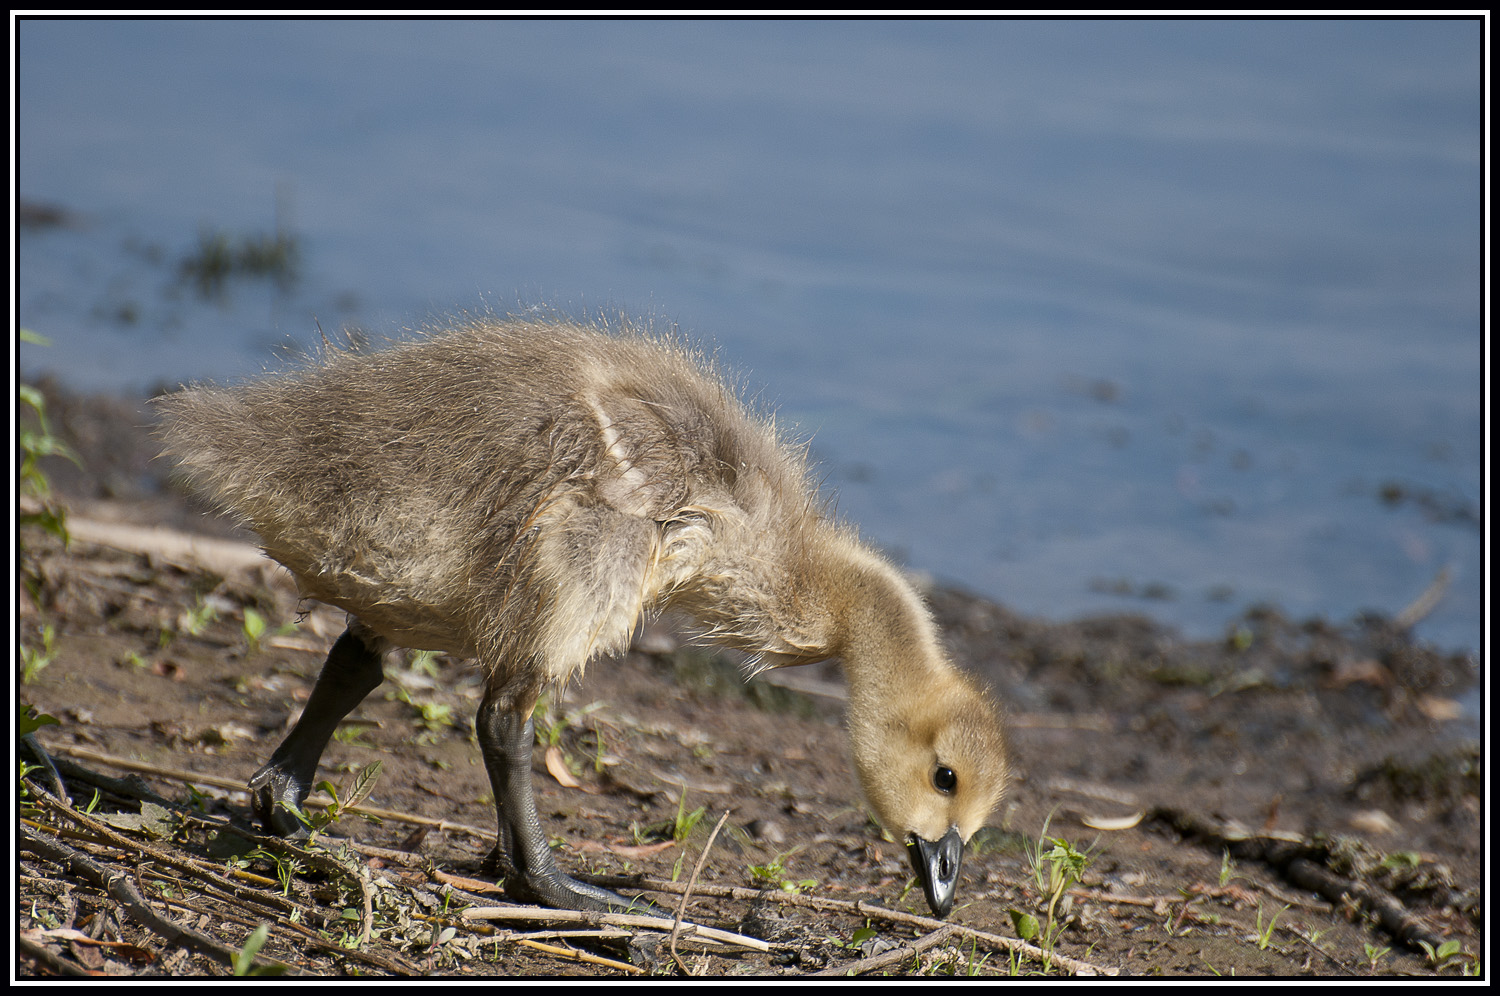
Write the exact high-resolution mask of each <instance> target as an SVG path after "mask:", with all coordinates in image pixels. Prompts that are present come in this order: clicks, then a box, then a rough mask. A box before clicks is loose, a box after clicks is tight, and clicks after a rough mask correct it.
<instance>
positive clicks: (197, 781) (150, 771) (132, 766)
mask: <svg viewBox="0 0 1500 996" xmlns="http://www.w3.org/2000/svg"><path fill="white" fill-rule="evenodd" d="M53 751H54V753H58V754H66V755H68V756H71V757H77V758H83V759H84V760H88V761H97V762H98V763H100V764H108V765H110V766H111V767H115V768H119V769H120V770H122V771H136V772H140V773H141V774H147V775H152V776H154V777H156V778H162V779H165V780H167V781H176V782H182V783H183V784H186V785H211V786H213V787H214V788H220V789H224V790H225V791H228V792H244V791H246V788H245V783H244V782H240V781H235V780H234V779H232V778H220V777H218V776H216V775H206V774H202V773H200V772H196V771H180V770H177V769H174V768H164V767H162V766H160V765H156V764H147V763H146V762H144V761H133V760H131V759H130V758H125V757H116V756H115V755H112V754H103V753H99V752H97V751H91V750H88V749H86V748H83V747H56V748H53ZM308 801H309V802H311V803H312V804H313V805H325V804H326V803H329V802H332V801H333V800H332V799H328V798H326V797H325V796H324V795H323V794H322V793H321V792H320V793H315V794H314V795H311V796H309V797H308ZM347 810H348V811H349V812H351V813H365V814H367V815H370V816H375V817H378V818H379V819H382V820H389V821H391V822H393V823H407V824H411V825H413V826H424V827H432V828H434V829H437V830H446V831H448V832H449V833H464V834H468V835H469V836H471V837H475V838H478V839H479V840H492V839H493V838H494V836H495V832H494V831H493V830H481V829H480V828H478V827H471V826H468V825H467V824H464V823H453V822H450V821H448V820H435V819H432V818H431V817H427V816H417V815H414V814H412V813H403V812H398V811H396V810H393V809H377V808H375V807H373V806H349V807H347Z"/></svg>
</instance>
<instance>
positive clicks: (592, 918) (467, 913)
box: [461, 906, 771, 952]
mask: <svg viewBox="0 0 1500 996" xmlns="http://www.w3.org/2000/svg"><path fill="white" fill-rule="evenodd" d="M461 915H462V916H463V918H464V919H466V920H527V921H533V922H542V923H586V924H588V925H590V926H592V927H601V926H610V927H646V928H650V929H652V930H669V929H671V926H672V921H671V920H669V919H667V918H666V917H660V916H641V915H639V914H636V913H587V912H581V911H579V910H548V909H541V908H540V907H536V906H471V907H469V908H468V909H466V910H464V911H463V912H462V914H461ZM693 936H694V938H696V939H698V940H707V941H718V942H720V943H721V944H727V945H730V946H732V947H741V948H747V949H749V950H751V951H759V952H766V951H769V950H771V945H770V944H768V943H766V942H765V941H763V940H761V939H760V938H758V937H747V936H745V935H744V934H735V933H731V932H730V931H727V930H718V929H715V928H713V927H704V926H701V925H700V926H698V927H697V930H696V931H695V933H694V935H693Z"/></svg>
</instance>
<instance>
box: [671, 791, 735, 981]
mask: <svg viewBox="0 0 1500 996" xmlns="http://www.w3.org/2000/svg"><path fill="white" fill-rule="evenodd" d="M727 819H729V810H727V809H726V810H724V815H723V816H721V817H719V822H718V823H715V824H714V832H713V833H711V834H709V835H708V843H707V844H704V845H703V853H701V854H699V855H698V863H697V864H696V865H694V866H693V874H692V876H691V877H690V878H689V879H688V884H687V888H686V889H684V890H682V899H681V901H680V902H678V904H677V916H676V917H674V918H673V919H672V933H671V935H670V936H669V937H668V939H667V950H668V951H669V952H671V955H672V960H673V961H675V962H676V963H677V967H678V968H679V969H681V970H682V974H683V975H692V974H693V973H692V972H689V971H688V967H687V966H686V965H684V964H683V963H682V959H681V958H679V957H677V934H678V932H679V931H680V930H681V929H682V911H683V910H685V909H687V904H688V897H689V896H691V895H692V894H693V886H694V885H695V884H697V882H698V873H699V872H701V871H702V870H703V863H704V862H705V861H707V860H708V852H709V851H711V850H712V849H713V846H714V841H715V840H717V839H718V838H719V831H720V830H722V829H724V821H725V820H727ZM696 929H697V928H696V927H695V928H694V930H696Z"/></svg>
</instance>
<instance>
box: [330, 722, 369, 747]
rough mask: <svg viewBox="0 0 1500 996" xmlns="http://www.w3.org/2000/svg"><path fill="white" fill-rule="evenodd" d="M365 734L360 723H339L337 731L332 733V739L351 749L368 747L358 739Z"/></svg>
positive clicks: (364, 729) (363, 727)
mask: <svg viewBox="0 0 1500 996" xmlns="http://www.w3.org/2000/svg"><path fill="white" fill-rule="evenodd" d="M366 732H367V731H366V728H365V726H364V724H362V723H340V724H339V727H338V729H336V730H334V731H333V739H334V740H336V741H338V742H339V743H341V744H348V745H349V746H351V747H368V746H370V745H369V744H368V743H366V742H365V741H363V740H361V739H360V737H363V736H364V735H365V733H366Z"/></svg>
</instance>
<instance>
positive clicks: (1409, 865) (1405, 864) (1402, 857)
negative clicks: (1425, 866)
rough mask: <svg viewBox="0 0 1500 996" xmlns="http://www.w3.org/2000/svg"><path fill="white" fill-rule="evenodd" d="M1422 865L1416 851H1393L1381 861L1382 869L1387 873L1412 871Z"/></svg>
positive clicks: (1420, 857)
mask: <svg viewBox="0 0 1500 996" xmlns="http://www.w3.org/2000/svg"><path fill="white" fill-rule="evenodd" d="M1421 863H1422V856H1421V855H1420V854H1418V853H1417V852H1416V851H1393V852H1392V853H1390V854H1387V855H1386V856H1385V857H1384V858H1382V859H1381V860H1380V867H1382V868H1384V869H1386V870H1387V871H1411V870H1412V869H1413V868H1416V867H1417V866H1418V865H1420V864H1421Z"/></svg>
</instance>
